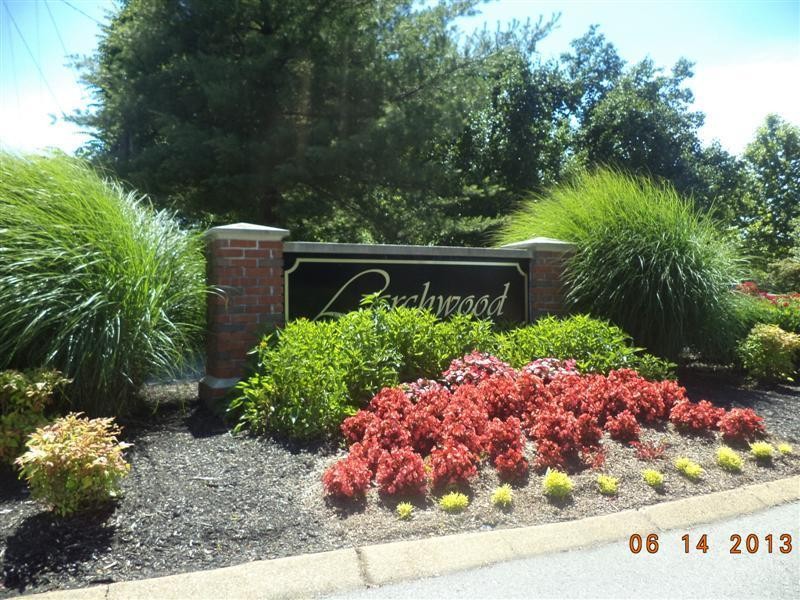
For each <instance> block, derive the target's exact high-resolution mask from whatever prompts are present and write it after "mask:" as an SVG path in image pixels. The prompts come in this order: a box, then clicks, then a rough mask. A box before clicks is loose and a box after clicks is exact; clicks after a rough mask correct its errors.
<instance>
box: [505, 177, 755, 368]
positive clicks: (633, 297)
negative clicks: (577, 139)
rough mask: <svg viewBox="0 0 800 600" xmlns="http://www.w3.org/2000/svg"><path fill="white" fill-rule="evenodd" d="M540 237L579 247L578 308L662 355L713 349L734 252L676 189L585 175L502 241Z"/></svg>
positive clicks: (515, 220) (570, 270) (513, 222)
mask: <svg viewBox="0 0 800 600" xmlns="http://www.w3.org/2000/svg"><path fill="white" fill-rule="evenodd" d="M536 236H546V237H552V238H557V239H561V240H565V241H568V242H572V243H574V244H575V249H576V251H575V255H574V257H573V258H572V259H570V261H569V262H568V264H567V268H566V272H565V283H566V286H565V289H567V290H568V292H567V296H566V300H567V302H568V303H569V304H570V305H571V306H572V307H573V308H574V309H578V310H580V311H586V312H589V313H591V314H594V315H597V316H601V317H605V318H608V319H610V320H611V321H612V322H613V323H615V324H616V325H619V326H620V327H622V328H623V329H624V330H625V331H627V332H628V333H630V334H631V335H632V336H633V338H634V340H635V342H636V343H637V345H640V346H643V347H646V348H647V349H648V350H650V351H651V352H654V353H655V354H657V355H659V356H666V357H674V356H677V355H678V353H679V352H680V351H681V350H682V349H683V348H684V347H686V346H693V347H697V348H699V349H705V348H706V347H708V346H710V345H711V344H710V343H709V342H713V341H715V337H714V336H713V335H709V333H714V332H715V328H714V327H713V325H711V324H713V323H718V322H720V320H721V319H722V317H723V316H725V315H727V314H728V313H729V312H731V310H732V308H731V306H730V302H729V297H730V296H731V294H730V291H729V290H730V288H731V286H732V285H733V284H734V283H735V282H736V281H737V277H738V270H739V263H740V259H739V258H738V256H737V251H736V249H735V246H734V244H733V243H732V242H731V241H729V239H728V238H727V237H726V236H725V235H724V234H723V233H721V232H720V230H719V229H718V228H717V226H716V224H715V223H714V221H713V220H712V218H711V217H710V216H708V215H707V214H706V213H703V212H700V211H699V210H697V209H696V208H695V206H694V205H693V204H692V203H691V202H690V201H688V200H686V199H684V198H682V197H681V196H680V195H679V194H678V193H677V192H676V191H675V189H674V188H673V187H671V186H670V185H669V184H661V183H656V182H653V181H651V180H649V179H646V178H641V177H632V176H629V175H625V174H623V173H620V172H616V171H611V170H598V171H596V172H594V173H590V174H585V175H582V176H581V177H579V178H577V179H576V180H574V181H573V182H570V183H565V184H562V185H560V186H558V187H556V188H554V189H552V190H551V191H550V192H549V193H548V194H547V195H546V196H545V197H543V198H534V199H531V200H530V201H528V203H527V204H525V205H523V207H522V208H521V209H520V210H519V211H518V212H516V213H515V214H513V215H512V216H511V217H510V218H509V220H508V224H507V225H506V227H505V230H504V231H503V232H502V233H501V235H500V237H499V241H500V242H501V243H511V242H518V241H520V240H525V239H529V238H532V237H536Z"/></svg>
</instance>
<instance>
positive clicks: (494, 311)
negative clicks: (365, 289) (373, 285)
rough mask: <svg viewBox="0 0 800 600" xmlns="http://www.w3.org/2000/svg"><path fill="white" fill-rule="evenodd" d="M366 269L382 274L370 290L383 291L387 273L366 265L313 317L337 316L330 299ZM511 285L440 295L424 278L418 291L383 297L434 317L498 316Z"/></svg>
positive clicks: (335, 297)
mask: <svg viewBox="0 0 800 600" xmlns="http://www.w3.org/2000/svg"><path fill="white" fill-rule="evenodd" d="M370 273H377V274H378V275H380V276H381V277H382V278H383V286H382V287H381V288H380V289H376V290H371V292H372V293H375V292H377V293H381V294H382V293H383V292H385V291H386V289H387V288H388V287H389V284H390V283H391V277H390V276H389V273H387V272H386V271H384V270H383V269H367V270H365V271H361V272H360V273H358V274H356V275H353V276H352V277H351V278H350V279H348V280H347V282H345V284H344V285H343V286H342V287H340V288H339V289H338V290H337V292H336V293H335V294H334V295H333V296H332V297H331V299H330V300H329V301H328V303H327V304H326V305H325V308H323V309H322V310H321V311H320V313H319V314H318V315H317V316H316V317H314V319H315V320H316V319H319V318H320V317H338V316H341V315H342V314H343V313H340V312H336V311H334V310H329V309H330V308H331V306H332V305H333V303H334V302H336V300H337V299H338V298H339V296H341V295H342V294H343V293H344V292H345V290H347V288H348V287H350V286H351V285H353V284H354V283H355V282H356V281H358V280H359V279H361V278H362V277H364V276H365V275H369V274H370ZM509 287H511V282H507V283H506V284H505V285H504V286H503V288H502V293H501V294H500V295H499V296H491V295H490V294H484V295H483V296H478V297H477V298H476V297H475V296H474V295H469V296H444V295H429V293H430V288H431V282H430V281H426V282H425V283H424V284H423V285H422V291H421V293H419V294H414V295H412V296H388V297H387V300H388V302H389V304H390V305H391V306H392V307H395V308H396V307H398V306H408V307H418V308H425V309H428V310H429V311H431V312H432V313H434V314H435V315H436V316H438V317H448V316H450V315H452V314H466V313H472V314H473V315H475V316H476V317H482V318H489V317H495V318H497V317H502V316H503V312H504V308H505V303H506V299H507V298H508V288H509Z"/></svg>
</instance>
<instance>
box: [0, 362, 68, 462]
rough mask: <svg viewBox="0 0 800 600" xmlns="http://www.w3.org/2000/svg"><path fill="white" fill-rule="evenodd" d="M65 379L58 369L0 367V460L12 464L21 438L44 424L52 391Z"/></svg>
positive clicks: (23, 441) (22, 439)
mask: <svg viewBox="0 0 800 600" xmlns="http://www.w3.org/2000/svg"><path fill="white" fill-rule="evenodd" d="M68 383H69V380H68V379H65V378H64V377H62V376H61V373H59V372H58V371H45V370H39V371H29V372H26V373H21V372H20V371H13V370H9V371H0V464H8V465H10V464H12V463H13V462H14V459H16V458H17V457H18V456H19V455H20V454H22V452H23V450H24V449H25V438H27V437H28V435H29V434H30V433H31V432H32V431H34V430H35V429H36V428H37V427H40V426H41V425H44V424H45V423H46V422H47V418H46V417H45V415H44V413H45V410H46V409H47V408H48V406H50V404H51V403H52V401H53V394H54V393H55V392H56V391H57V390H59V389H61V388H63V387H64V386H65V385H66V384H68Z"/></svg>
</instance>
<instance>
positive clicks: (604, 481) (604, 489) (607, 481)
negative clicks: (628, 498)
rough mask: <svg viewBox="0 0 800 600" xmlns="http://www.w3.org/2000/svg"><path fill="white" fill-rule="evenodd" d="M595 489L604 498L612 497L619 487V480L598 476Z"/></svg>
mask: <svg viewBox="0 0 800 600" xmlns="http://www.w3.org/2000/svg"><path fill="white" fill-rule="evenodd" d="M597 487H598V489H599V490H600V493H601V494H603V495H604V496H614V495H615V494H616V493H617V489H618V487H619V480H618V479H617V478H616V477H611V476H610V475H598V476H597Z"/></svg>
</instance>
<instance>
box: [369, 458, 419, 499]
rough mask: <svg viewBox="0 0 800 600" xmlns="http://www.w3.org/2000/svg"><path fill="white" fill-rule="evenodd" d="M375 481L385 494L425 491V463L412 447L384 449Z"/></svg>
mask: <svg viewBox="0 0 800 600" xmlns="http://www.w3.org/2000/svg"><path fill="white" fill-rule="evenodd" d="M375 481H377V483H378V487H379V488H380V491H381V492H382V493H384V494H391V495H394V494H423V493H425V465H424V463H423V462H422V457H421V456H420V455H419V454H417V453H416V452H414V451H413V450H412V449H411V448H399V449H397V450H390V451H384V453H383V455H382V456H381V458H380V460H379V461H378V470H377V472H376V473H375Z"/></svg>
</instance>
